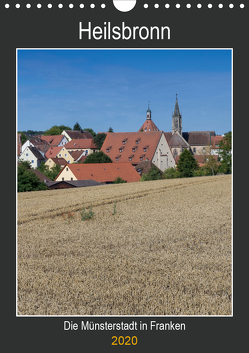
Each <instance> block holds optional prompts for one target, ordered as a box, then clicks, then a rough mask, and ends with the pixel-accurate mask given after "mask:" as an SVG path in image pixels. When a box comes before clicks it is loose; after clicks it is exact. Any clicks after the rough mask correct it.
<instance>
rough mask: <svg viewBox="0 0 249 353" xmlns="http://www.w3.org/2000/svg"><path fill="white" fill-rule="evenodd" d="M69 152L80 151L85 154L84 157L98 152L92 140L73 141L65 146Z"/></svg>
mask: <svg viewBox="0 0 249 353" xmlns="http://www.w3.org/2000/svg"><path fill="white" fill-rule="evenodd" d="M65 147H66V149H67V150H68V151H70V152H73V151H81V152H85V154H84V155H85V156H87V155H89V154H91V153H94V152H96V151H98V148H97V146H96V145H95V143H94V142H93V139H73V140H71V141H70V142H68V143H67V144H66V145H65Z"/></svg>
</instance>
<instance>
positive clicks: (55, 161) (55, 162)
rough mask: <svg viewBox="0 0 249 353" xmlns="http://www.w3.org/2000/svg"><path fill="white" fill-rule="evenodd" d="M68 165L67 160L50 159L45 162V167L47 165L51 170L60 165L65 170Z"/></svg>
mask: <svg viewBox="0 0 249 353" xmlns="http://www.w3.org/2000/svg"><path fill="white" fill-rule="evenodd" d="M66 164H67V161H66V160H65V158H57V157H55V158H51V157H50V158H48V160H47V161H46V162H45V165H47V166H48V167H49V169H51V168H52V167H54V166H56V165H59V166H60V167H61V168H63V167H64V166H65V165H66Z"/></svg>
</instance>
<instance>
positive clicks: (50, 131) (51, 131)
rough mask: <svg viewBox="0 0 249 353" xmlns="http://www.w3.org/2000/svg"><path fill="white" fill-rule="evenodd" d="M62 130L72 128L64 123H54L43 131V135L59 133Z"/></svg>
mask: <svg viewBox="0 0 249 353" xmlns="http://www.w3.org/2000/svg"><path fill="white" fill-rule="evenodd" d="M64 130H72V129H71V128H70V127H69V126H66V125H60V126H57V125H54V126H52V127H51V128H50V129H48V130H46V131H44V135H45V136H50V135H61V133H62V131H64Z"/></svg>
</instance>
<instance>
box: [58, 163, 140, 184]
mask: <svg viewBox="0 0 249 353" xmlns="http://www.w3.org/2000/svg"><path fill="white" fill-rule="evenodd" d="M66 167H67V168H69V169H70V170H71V172H72V173H73V174H74V176H75V178H76V179H77V180H89V179H91V180H96V181H98V182H102V183H106V182H113V181H114V179H116V178H117V177H118V176H119V177H120V178H122V179H124V180H125V181H127V183H131V182H136V181H139V180H140V175H139V174H138V173H137V172H136V170H135V168H134V167H133V166H132V165H131V163H91V164H84V163H83V164H68V165H67V166H65V167H64V168H63V169H62V171H61V172H60V173H59V174H58V176H59V175H61V174H62V173H63V171H64V169H65V168H66ZM58 176H57V178H58ZM57 178H56V179H57Z"/></svg>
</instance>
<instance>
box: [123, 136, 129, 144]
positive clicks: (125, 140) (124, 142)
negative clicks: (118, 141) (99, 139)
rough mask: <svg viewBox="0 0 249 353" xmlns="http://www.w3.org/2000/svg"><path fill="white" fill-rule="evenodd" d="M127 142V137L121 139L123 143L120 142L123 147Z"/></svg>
mask: <svg viewBox="0 0 249 353" xmlns="http://www.w3.org/2000/svg"><path fill="white" fill-rule="evenodd" d="M127 140H128V137H126V138H125V139H123V141H122V143H123V145H125V144H126V142H127Z"/></svg>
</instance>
